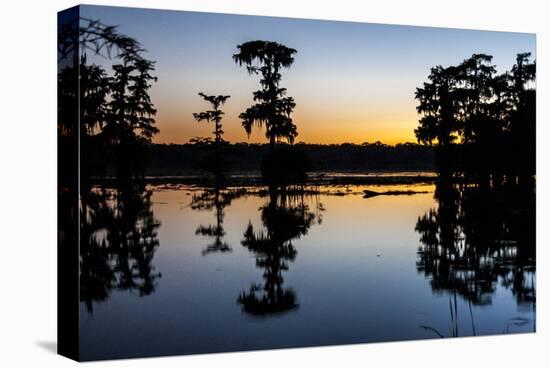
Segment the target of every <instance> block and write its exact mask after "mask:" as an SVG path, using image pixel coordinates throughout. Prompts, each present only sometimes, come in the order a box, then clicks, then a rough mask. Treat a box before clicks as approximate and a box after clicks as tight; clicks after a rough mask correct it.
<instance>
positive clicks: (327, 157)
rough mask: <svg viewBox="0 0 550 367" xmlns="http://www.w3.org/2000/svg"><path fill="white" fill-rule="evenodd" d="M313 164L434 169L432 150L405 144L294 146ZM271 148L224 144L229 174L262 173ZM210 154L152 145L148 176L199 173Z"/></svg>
mask: <svg viewBox="0 0 550 367" xmlns="http://www.w3.org/2000/svg"><path fill="white" fill-rule="evenodd" d="M294 148H295V149H298V150H302V151H303V152H304V153H306V155H307V157H309V159H310V160H311V168H312V170H314V171H319V170H335V171H354V170H403V171H408V170H410V171H423V170H433V169H434V154H433V148H432V147H428V146H422V145H419V144H413V143H405V144H397V145H395V146H391V145H386V144H382V143H364V144H330V145H321V144H303V143H299V144H295V145H294ZM269 149H270V147H269V144H246V143H237V144H225V146H224V157H225V159H226V161H227V165H228V167H227V169H228V170H229V171H234V172H235V171H241V172H247V171H248V172H252V171H259V170H260V165H261V161H262V158H263V157H265V156H266V155H267V154H268V152H269ZM210 152H211V146H210V145H208V144H151V145H150V146H149V153H150V154H149V157H150V162H149V165H148V168H147V170H146V175H157V176H164V175H180V174H189V173H193V172H196V173H200V171H201V170H200V169H199V168H198V166H199V165H200V162H201V161H202V160H203V159H206V158H207V157H208V155H209V154H210Z"/></svg>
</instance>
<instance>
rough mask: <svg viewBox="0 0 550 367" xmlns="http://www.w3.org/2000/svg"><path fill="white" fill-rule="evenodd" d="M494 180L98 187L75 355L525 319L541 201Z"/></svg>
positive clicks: (430, 332) (86, 241)
mask: <svg viewBox="0 0 550 367" xmlns="http://www.w3.org/2000/svg"><path fill="white" fill-rule="evenodd" d="M365 189H369V190H373V191H377V192H385V191H388V190H391V191H396V190H412V191H422V192H424V193H416V194H414V195H381V196H374V197H370V198H364V197H363V190H365ZM488 190H489V191H488V193H487V192H479V191H480V189H479V188H472V189H465V188H460V189H459V188H456V187H454V186H453V187H449V188H447V191H445V190H444V189H441V188H439V189H438V193H437V194H436V193H435V192H434V191H435V186H434V185H418V184H417V185H414V186H397V185H391V186H368V187H367V186H338V187H334V186H320V187H319V186H318V187H311V186H310V187H305V188H288V189H287V190H282V191H281V190H275V189H272V190H269V189H268V188H262V187H249V188H201V187H194V186H185V185H179V186H176V185H172V186H170V185H164V186H147V187H145V188H144V190H142V189H133V190H129V191H130V192H125V191H124V190H115V189H105V188H101V187H97V188H95V189H94V191H93V192H92V193H91V194H90V196H89V197H87V198H86V199H85V200H83V207H84V208H86V210H85V212H84V213H83V231H82V232H83V239H82V245H81V258H82V263H81V285H82V289H81V301H82V302H81V307H80V319H81V321H80V334H81V341H80V345H81V354H82V358H83V359H103V358H122V357H140V356H155V355H171V354H190V353H209V352H226V351H238V350H255V349H270V348H284V347H300V346H320V345H331V344H348V343H367V342H381V341H393V340H411V339H428V338H440V337H445V338H447V337H456V336H471V335H491V334H504V333H520V332H532V331H534V330H535V263H534V260H535V252H534V246H535V243H534V216H533V213H532V212H534V207H533V208H530V207H529V206H527V207H524V206H519V207H518V205H514V203H515V201H519V202H525V201H524V200H519V199H518V200H512V199H509V197H514V198H515V197H516V196H517V195H516V193H515V191H514V193H513V194H511V193H509V192H507V191H503V192H504V193H503V192H499V193H496V194H495V193H494V192H495V190H494V189H488ZM503 195H504V196H505V198H504V199H503V198H502V197H503ZM506 195H507V196H506ZM434 196H436V197H435V198H434ZM493 196H494V197H493ZM509 201H511V202H512V203H509ZM531 222H533V223H532V224H531Z"/></svg>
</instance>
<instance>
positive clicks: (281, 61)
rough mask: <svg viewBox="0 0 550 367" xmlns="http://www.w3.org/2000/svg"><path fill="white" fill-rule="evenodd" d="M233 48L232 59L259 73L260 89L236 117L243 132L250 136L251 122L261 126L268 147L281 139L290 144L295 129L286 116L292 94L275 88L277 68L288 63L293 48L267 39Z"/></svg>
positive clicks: (291, 58)
mask: <svg viewBox="0 0 550 367" xmlns="http://www.w3.org/2000/svg"><path fill="white" fill-rule="evenodd" d="M237 48H238V49H239V52H238V53H236V54H234V55H233V60H234V61H235V62H236V63H237V64H239V65H243V64H244V65H246V69H247V71H248V72H249V73H250V74H261V76H262V78H261V80H260V85H261V87H262V88H261V89H260V90H257V91H255V92H254V93H253V94H254V101H256V102H257V103H256V104H254V105H253V106H251V107H249V108H248V109H247V110H246V111H245V112H243V113H241V114H240V116H239V117H240V118H241V119H242V120H243V127H244V128H245V130H246V132H247V134H249V135H250V133H251V132H252V127H253V126H254V125H257V126H263V125H264V126H265V128H266V137H267V138H268V139H269V143H270V146H271V149H273V148H274V146H275V144H276V143H277V142H278V141H279V140H282V139H284V140H286V141H288V142H289V143H293V142H294V139H295V138H296V136H297V135H298V132H297V130H296V125H295V124H294V123H293V122H292V118H291V117H290V115H291V113H292V111H293V109H294V107H295V106H296V104H295V103H294V99H293V98H292V97H285V95H286V88H281V87H279V83H280V81H281V73H280V71H281V69H282V68H288V67H290V66H291V65H292V63H293V62H294V54H295V53H296V52H297V51H296V50H295V49H292V48H288V47H286V46H284V45H282V44H279V43H277V42H270V41H249V42H245V43H243V44H241V45H239V46H237Z"/></svg>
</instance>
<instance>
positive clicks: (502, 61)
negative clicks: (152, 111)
mask: <svg viewBox="0 0 550 367" xmlns="http://www.w3.org/2000/svg"><path fill="white" fill-rule="evenodd" d="M81 17H85V18H91V19H98V20H100V21H101V22H102V23H104V24H107V25H117V26H118V30H119V32H121V33H123V34H126V35H128V36H131V37H133V38H135V39H137V40H138V41H139V42H140V43H141V44H142V46H143V47H144V48H145V49H146V50H147V51H146V53H145V54H144V56H145V57H146V58H148V59H150V60H155V61H156V65H155V66H156V70H155V72H154V74H155V75H156V76H157V77H158V81H157V82H156V83H155V84H154V85H153V87H152V88H151V99H152V101H153V103H154V105H155V107H156V108H157V110H158V113H157V116H156V126H157V127H158V128H159V130H160V132H159V134H157V135H156V136H155V137H154V139H153V141H154V142H156V143H176V144H182V143H186V142H188V141H189V139H191V138H193V137H207V136H211V132H212V131H213V127H212V126H211V125H209V124H207V123H204V122H200V123H198V122H197V121H195V120H194V119H193V115H192V114H193V112H200V111H203V110H206V109H208V108H209V105H208V104H207V103H206V102H204V101H203V100H202V99H201V98H200V97H199V96H198V93H199V92H204V93H206V94H210V95H218V94H224V95H230V96H231V98H230V99H229V100H228V101H227V103H226V104H225V105H224V107H223V109H224V111H225V116H224V119H223V122H222V123H223V130H224V131H225V135H224V138H225V139H226V140H228V141H230V142H266V138H265V131H264V130H263V129H261V128H260V129H255V130H254V131H253V133H252V135H251V136H250V137H248V136H247V134H246V132H245V131H244V129H243V127H242V125H241V121H240V120H239V118H238V115H239V114H240V113H241V112H242V111H244V110H245V109H246V108H248V107H249V106H250V105H252V104H253V100H252V92H253V91H255V90H257V89H259V83H258V82H259V79H260V77H259V76H251V75H249V74H248V73H247V72H246V70H245V68H244V67H239V66H238V65H237V64H235V62H234V61H233V59H232V55H233V54H235V53H236V52H237V45H239V44H241V43H243V42H246V41H251V40H267V41H275V42H279V43H282V44H284V45H285V46H288V47H291V48H294V49H296V50H297V51H298V52H297V54H296V55H295V61H294V64H293V65H292V66H291V67H290V68H289V69H284V70H283V71H282V81H281V86H282V87H285V88H287V92H288V95H289V96H292V97H293V98H294V100H295V102H296V108H295V110H294V113H293V114H292V118H293V120H294V123H295V124H296V126H297V128H298V137H297V138H296V142H305V143H317V144H339V143H344V142H349V143H358V144H360V143H363V142H375V141H381V142H383V143H386V144H396V143H404V142H415V141H416V138H415V136H414V128H415V127H416V126H417V124H418V114H417V112H416V104H417V103H416V100H415V99H414V92H415V89H416V88H417V87H420V86H422V83H423V82H424V81H426V78H427V76H428V74H429V71H430V68H431V67H432V66H435V65H443V66H449V65H456V64H459V63H460V62H461V61H463V60H464V59H466V58H468V57H469V56H471V55H472V54H473V53H486V54H490V55H492V56H493V63H494V64H495V65H496V67H497V70H498V71H499V72H503V71H505V70H509V69H510V68H511V66H512V65H513V63H514V61H515V55H516V54H517V53H519V52H531V53H532V54H533V57H535V56H536V54H535V51H536V48H535V35H534V34H528V33H512V32H494V31H478V30H461V29H449V28H433V27H416V26H400V25H383V24H371V23H358V22H341V21H326V20H307V19H292V18H277V17H259V16H246V15H228V14H215V13H199V12H185V11H170V10H151V9H134V8H118V7H102V6H88V5H86V6H81Z"/></svg>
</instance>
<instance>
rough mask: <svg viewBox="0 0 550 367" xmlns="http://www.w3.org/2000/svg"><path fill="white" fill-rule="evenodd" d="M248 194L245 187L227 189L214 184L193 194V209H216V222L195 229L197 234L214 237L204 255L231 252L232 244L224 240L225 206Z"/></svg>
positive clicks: (203, 252)
mask: <svg viewBox="0 0 550 367" xmlns="http://www.w3.org/2000/svg"><path fill="white" fill-rule="evenodd" d="M245 194H246V190H245V189H225V188H223V187H221V186H214V187H212V188H209V189H206V190H205V191H203V192H201V193H200V194H195V195H193V198H192V200H191V209H193V210H199V211H202V210H204V211H214V214H215V217H216V224H214V225H212V224H210V225H202V224H201V225H200V226H198V227H197V229H196V230H195V234H196V235H200V236H205V237H209V238H212V239H213V242H212V243H211V244H209V245H207V247H206V248H205V249H204V250H203V251H202V254H203V255H207V254H209V253H215V252H231V251H232V250H231V246H230V245H229V244H228V243H227V242H225V241H224V239H223V238H224V237H225V234H226V233H225V230H224V228H223V219H224V217H225V208H226V207H227V206H229V205H230V204H231V202H232V201H233V200H234V199H236V198H238V197H240V196H243V195H245Z"/></svg>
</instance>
